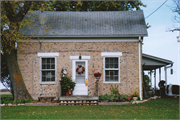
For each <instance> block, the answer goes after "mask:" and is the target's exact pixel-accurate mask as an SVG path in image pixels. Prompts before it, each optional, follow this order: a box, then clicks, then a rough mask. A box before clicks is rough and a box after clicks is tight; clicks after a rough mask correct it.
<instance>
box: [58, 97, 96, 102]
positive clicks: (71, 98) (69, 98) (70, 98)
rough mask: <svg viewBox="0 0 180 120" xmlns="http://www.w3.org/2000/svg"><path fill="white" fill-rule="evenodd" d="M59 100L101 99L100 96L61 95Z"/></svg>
mask: <svg viewBox="0 0 180 120" xmlns="http://www.w3.org/2000/svg"><path fill="white" fill-rule="evenodd" d="M59 100H97V101H98V100H99V97H98V96H61V97H60V98H59Z"/></svg>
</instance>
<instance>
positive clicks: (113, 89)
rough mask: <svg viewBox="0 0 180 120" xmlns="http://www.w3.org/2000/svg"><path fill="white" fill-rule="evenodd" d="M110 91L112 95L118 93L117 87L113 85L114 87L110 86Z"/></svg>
mask: <svg viewBox="0 0 180 120" xmlns="http://www.w3.org/2000/svg"><path fill="white" fill-rule="evenodd" d="M110 90H111V92H112V94H118V93H119V90H118V85H114V86H112V85H111V88H110Z"/></svg>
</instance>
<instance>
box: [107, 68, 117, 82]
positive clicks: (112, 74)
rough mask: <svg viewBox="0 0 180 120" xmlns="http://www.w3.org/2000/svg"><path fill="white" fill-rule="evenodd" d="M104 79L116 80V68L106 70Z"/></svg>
mask: <svg viewBox="0 0 180 120" xmlns="http://www.w3.org/2000/svg"><path fill="white" fill-rule="evenodd" d="M105 74H106V75H105V76H106V77H105V81H114V82H115V81H118V70H106V71H105Z"/></svg>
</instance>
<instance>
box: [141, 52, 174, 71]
mask: <svg viewBox="0 0 180 120" xmlns="http://www.w3.org/2000/svg"><path fill="white" fill-rule="evenodd" d="M142 64H143V70H154V69H157V68H160V67H163V66H165V65H170V64H173V62H172V61H170V60H167V59H163V58H159V57H156V56H152V55H148V54H144V53H143V54H142Z"/></svg>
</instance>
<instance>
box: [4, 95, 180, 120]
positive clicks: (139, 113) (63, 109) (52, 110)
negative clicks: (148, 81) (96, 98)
mask: <svg viewBox="0 0 180 120" xmlns="http://www.w3.org/2000/svg"><path fill="white" fill-rule="evenodd" d="M135 118H136V119H178V118H179V99H178V98H176V99H175V98H161V99H158V100H152V101H148V102H145V103H141V104H129V105H107V106H105V105H103V106H101V105H97V106H96V105H92V106H15V107H1V119H135Z"/></svg>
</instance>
